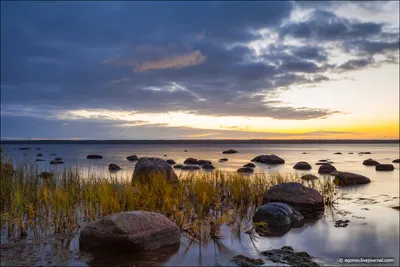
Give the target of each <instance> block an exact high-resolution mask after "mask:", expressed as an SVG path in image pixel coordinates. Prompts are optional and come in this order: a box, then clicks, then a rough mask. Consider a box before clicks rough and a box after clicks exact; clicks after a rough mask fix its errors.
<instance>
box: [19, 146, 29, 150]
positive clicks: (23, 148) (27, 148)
mask: <svg viewBox="0 0 400 267" xmlns="http://www.w3.org/2000/svg"><path fill="white" fill-rule="evenodd" d="M18 150H30V148H29V147H20V148H19V149H18Z"/></svg>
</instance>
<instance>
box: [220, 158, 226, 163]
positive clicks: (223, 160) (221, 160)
mask: <svg viewBox="0 0 400 267" xmlns="http://www.w3.org/2000/svg"><path fill="white" fill-rule="evenodd" d="M225 161H228V159H227V158H223V159H219V162H225Z"/></svg>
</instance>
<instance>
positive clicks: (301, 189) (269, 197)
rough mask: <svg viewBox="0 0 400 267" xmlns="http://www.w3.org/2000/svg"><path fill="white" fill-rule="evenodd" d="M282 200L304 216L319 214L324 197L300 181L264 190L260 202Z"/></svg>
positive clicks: (321, 210)
mask: <svg viewBox="0 0 400 267" xmlns="http://www.w3.org/2000/svg"><path fill="white" fill-rule="evenodd" d="M269 202H283V203H286V204H288V205H291V206H292V207H293V208H294V209H295V210H297V211H298V212H300V213H301V214H302V215H303V216H305V217H312V216H313V215H317V214H318V215H319V213H320V212H323V211H324V199H323V198H322V196H321V194H320V193H319V192H318V191H317V190H315V189H313V188H309V187H305V186H304V185H302V184H300V183H295V182H291V183H282V184H277V185H275V186H273V187H271V188H270V189H268V190H267V192H265V194H264V197H263V200H262V203H263V204H266V203H269Z"/></svg>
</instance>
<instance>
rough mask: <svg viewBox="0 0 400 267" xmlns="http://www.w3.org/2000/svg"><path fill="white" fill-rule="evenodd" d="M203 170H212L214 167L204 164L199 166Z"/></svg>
mask: <svg viewBox="0 0 400 267" xmlns="http://www.w3.org/2000/svg"><path fill="white" fill-rule="evenodd" d="M201 167H202V168H203V169H204V170H214V169H215V167H214V166H213V165H212V164H205V165H203V166H201Z"/></svg>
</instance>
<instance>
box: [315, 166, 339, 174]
mask: <svg viewBox="0 0 400 267" xmlns="http://www.w3.org/2000/svg"><path fill="white" fill-rule="evenodd" d="M333 171H336V168H335V166H333V165H330V164H329V165H328V164H323V165H321V166H320V167H319V169H318V173H320V174H330V173H331V172H333Z"/></svg>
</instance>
